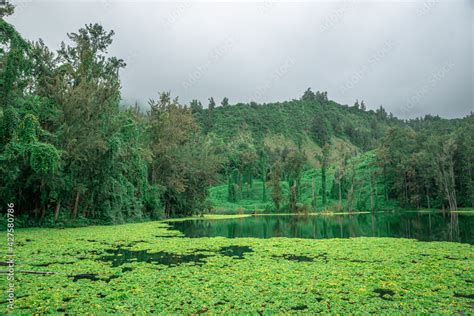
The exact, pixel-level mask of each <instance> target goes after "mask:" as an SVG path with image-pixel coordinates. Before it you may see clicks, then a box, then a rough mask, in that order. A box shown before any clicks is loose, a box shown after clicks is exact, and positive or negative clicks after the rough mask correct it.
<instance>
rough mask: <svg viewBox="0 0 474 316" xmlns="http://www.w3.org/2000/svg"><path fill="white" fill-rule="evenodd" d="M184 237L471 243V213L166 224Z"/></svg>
mask: <svg viewBox="0 0 474 316" xmlns="http://www.w3.org/2000/svg"><path fill="white" fill-rule="evenodd" d="M169 224H170V225H171V226H172V228H173V229H176V230H179V231H180V232H182V233H183V234H184V235H185V236H186V237H215V236H222V237H228V238H238V237H255V238H272V237H288V238H311V239H327V238H350V237H362V236H364V237H395V238H413V239H418V240H421V241H450V242H462V243H469V244H473V243H474V214H459V213H452V214H450V213H427V212H401V213H392V212H384V213H373V214H372V213H371V214H353V215H332V216H320V215H306V216H305V215H292V214H288V215H257V216H250V217H243V218H234V219H220V220H205V219H203V220H187V221H182V222H171V223H169Z"/></svg>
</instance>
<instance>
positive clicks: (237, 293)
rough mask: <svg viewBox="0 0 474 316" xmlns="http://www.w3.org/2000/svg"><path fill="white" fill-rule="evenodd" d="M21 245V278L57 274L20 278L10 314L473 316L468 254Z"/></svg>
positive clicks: (154, 236)
mask: <svg viewBox="0 0 474 316" xmlns="http://www.w3.org/2000/svg"><path fill="white" fill-rule="evenodd" d="M16 238H17V239H16V241H17V245H16V256H17V258H16V259H17V266H16V269H17V271H19V270H33V271H51V272H55V273H56V274H54V275H32V274H23V273H19V272H17V273H16V287H17V288H16V305H15V306H16V311H18V312H21V313H27V314H31V313H56V312H66V313H69V314H76V313H84V312H92V313H96V314H97V313H105V312H110V313H127V314H130V313H135V314H142V313H152V312H161V313H179V314H197V313H203V312H208V313H211V314H212V313H256V312H260V313H268V314H270V313H293V312H294V313H296V312H300V313H311V314H313V313H321V312H324V313H349V312H352V313H378V314H380V313H443V314H453V313H456V312H460V311H464V312H467V313H472V309H471V305H470V304H471V301H472V299H469V298H468V297H470V296H472V294H473V293H472V290H473V288H472V282H473V280H474V264H473V263H474V252H473V251H472V250H473V246H471V245H468V244H459V243H448V242H430V243H427V242H418V241H415V240H409V239H392V238H353V239H328V240H305V239H288V238H272V239H256V238H239V239H228V238H221V237H217V238H184V237H182V236H181V234H180V233H179V232H176V231H173V230H169V226H168V225H167V224H166V223H163V222H149V223H139V224H126V225H117V226H95V227H85V228H69V229H20V230H18V231H17V232H16ZM236 247H237V248H236ZM117 248H120V249H125V250H131V251H132V252H129V254H128V255H129V257H127V258H122V259H121V260H120V264H116V266H113V265H112V263H111V262H110V261H102V260H99V259H100V258H102V257H104V256H109V255H110V250H113V249H117ZM232 249H237V250H239V249H240V250H242V251H240V253H239V252H238V251H237V252H236V255H232V251H231V250H232ZM395 249H396V251H395ZM107 250H109V251H107ZM124 253H125V252H124ZM130 254H132V255H130ZM133 254H142V255H143V254H145V255H146V254H155V257H157V256H158V257H159V258H161V257H160V256H166V255H169V256H172V259H173V260H174V261H173V262H174V265H170V264H169V262H167V264H160V263H158V261H159V260H158V261H156V260H155V261H153V262H152V263H147V262H146V256H142V257H139V256H138V255H137V256H136V257H134V255H133ZM157 254H159V255H157ZM123 255H125V254H122V256H123ZM193 258H198V259H199V261H197V260H195V261H193V260H192V259H193ZM298 258H304V259H305V260H298ZM185 259H186V260H185ZM180 260H182V261H181V262H180ZM168 261H170V260H168ZM78 274H91V275H94V277H93V278H91V279H88V278H87V275H86V276H85V277H83V278H77V279H76V281H74V279H73V278H72V276H74V275H78ZM93 279H96V280H95V281H94V280H93ZM1 280H2V281H1V283H0V286H1V287H2V288H4V285H5V282H6V280H5V278H2V279H1ZM2 304H3V305H1V307H2V308H6V306H5V303H4V302H3V303H2Z"/></svg>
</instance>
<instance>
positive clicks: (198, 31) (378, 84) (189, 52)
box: [7, 0, 474, 118]
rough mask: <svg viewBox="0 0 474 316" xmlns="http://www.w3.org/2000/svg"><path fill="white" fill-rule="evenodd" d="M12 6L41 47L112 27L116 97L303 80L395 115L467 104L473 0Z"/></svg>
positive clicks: (182, 94) (442, 111)
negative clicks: (121, 64) (119, 65)
mask: <svg viewBox="0 0 474 316" xmlns="http://www.w3.org/2000/svg"><path fill="white" fill-rule="evenodd" d="M11 2H12V3H14V4H16V5H17V9H16V12H15V14H14V15H13V16H10V17H8V18H7V20H8V21H9V22H11V23H13V24H14V25H15V26H16V27H17V29H18V30H19V31H20V32H21V33H22V34H23V36H24V37H26V38H27V39H30V40H36V39H38V38H42V39H43V40H44V41H45V43H46V44H47V45H48V46H49V47H50V48H54V49H57V48H58V47H59V44H60V42H61V41H63V40H66V33H67V32H74V31H76V30H78V29H79V28H80V27H81V26H83V25H84V24H86V23H91V22H99V23H101V24H102V25H103V26H104V27H105V28H106V29H113V30H114V31H115V33H116V35H115V40H114V43H113V45H112V47H111V49H110V53H111V54H113V55H115V56H117V57H120V58H123V59H124V60H125V62H126V63H127V67H126V69H125V70H123V71H122V73H121V78H122V86H123V87H122V97H123V99H124V100H125V101H126V102H134V101H135V100H137V101H138V102H139V103H141V104H144V105H146V104H147V100H148V99H150V98H157V96H158V92H159V91H168V90H170V91H171V92H172V94H173V95H174V96H179V99H180V100H181V101H182V102H186V103H187V102H189V101H190V100H192V99H194V98H196V99H198V100H200V101H202V102H203V104H204V105H205V106H207V99H208V98H209V97H210V96H213V97H214V98H215V99H216V101H218V102H220V100H221V99H222V98H223V97H225V96H226V97H228V98H229V99H230V103H231V104H234V103H238V102H249V101H257V102H273V101H284V100H291V99H294V98H299V97H300V96H301V95H302V93H303V92H304V90H306V89H307V88H308V87H311V88H312V89H313V91H316V90H321V91H328V96H329V98H330V99H332V100H335V101H336V102H339V103H342V104H353V103H354V101H355V99H359V100H365V103H366V105H367V107H368V108H376V107H378V106H379V105H383V106H384V107H385V108H387V109H388V111H391V112H393V113H394V114H395V115H397V116H399V117H403V118H407V117H416V116H420V115H424V114H426V113H432V114H438V115H441V116H443V117H462V116H465V115H466V114H468V113H469V112H470V111H472V110H474V105H473V104H474V103H473V73H474V65H473V60H474V53H473V33H474V22H473V15H474V0H419V1H380V0H379V1H356V0H348V1H340V2H337V1H313V2H297V3H289V2H277V1H270V0H266V1H260V2H249V1H240V2H229V1H227V2H226V1H212V2H196V1H193V2H188V1H181V2H170V1H168V2H163V1H161V2H159V1H120V0H97V1H77V0H76V1H72V0H66V1H65V0H63V1H45V0H41V1H40V0H23V1H18V0H17V1H15V0H13V1H11Z"/></svg>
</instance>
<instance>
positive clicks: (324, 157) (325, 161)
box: [317, 144, 330, 206]
mask: <svg viewBox="0 0 474 316" xmlns="http://www.w3.org/2000/svg"><path fill="white" fill-rule="evenodd" d="M329 149H330V147H329V145H327V144H326V145H325V146H324V147H323V150H322V152H321V154H320V155H318V156H317V159H318V160H319V163H320V164H321V188H322V193H321V194H322V199H323V200H322V201H323V206H326V204H327V186H326V184H327V169H328V166H329Z"/></svg>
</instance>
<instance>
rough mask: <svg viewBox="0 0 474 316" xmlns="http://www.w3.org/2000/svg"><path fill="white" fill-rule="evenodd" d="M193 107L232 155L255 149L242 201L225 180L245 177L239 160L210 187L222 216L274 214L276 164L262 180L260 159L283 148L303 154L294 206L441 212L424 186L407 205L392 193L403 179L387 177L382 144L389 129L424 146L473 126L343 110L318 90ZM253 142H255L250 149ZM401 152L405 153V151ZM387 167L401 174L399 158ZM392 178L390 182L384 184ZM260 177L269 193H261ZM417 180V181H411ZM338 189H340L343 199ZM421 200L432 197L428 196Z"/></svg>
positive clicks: (284, 191) (361, 107) (284, 186)
mask: <svg viewBox="0 0 474 316" xmlns="http://www.w3.org/2000/svg"><path fill="white" fill-rule="evenodd" d="M191 109H192V111H193V114H194V116H195V117H196V119H197V121H198V122H199V123H200V125H201V127H202V129H203V130H204V132H205V133H206V134H207V135H208V136H211V137H213V138H215V139H218V140H219V142H220V144H226V145H225V146H227V147H232V146H233V145H232V144H234V151H235V152H234V154H235V155H237V156H238V155H239V153H241V152H242V150H243V148H244V147H245V148H244V149H245V150H250V151H252V150H253V151H254V154H253V155H252V154H249V156H248V157H247V159H248V160H249V161H247V162H245V164H250V165H252V166H251V167H250V169H252V170H251V171H250V174H251V176H250V175H249V172H248V171H246V172H247V176H246V177H247V178H249V177H251V178H252V179H251V180H248V181H247V182H249V181H250V182H249V184H247V185H240V184H238V186H239V188H238V190H240V192H239V195H240V196H239V197H238V199H237V200H235V201H230V199H229V190H230V187H229V183H228V182H229V177H230V176H229V174H230V172H231V170H233V169H239V170H240V173H242V175H241V176H242V177H245V176H244V175H243V173H244V171H243V169H242V168H241V167H239V164H240V163H241V162H240V161H239V158H231V159H230V162H229V161H228V162H227V165H225V167H224V168H223V170H221V176H220V180H219V183H218V184H217V185H215V186H213V187H212V188H211V189H210V190H209V202H210V203H211V204H212V206H213V208H214V210H215V211H218V212H235V211H240V212H243V211H249V212H253V211H255V210H267V211H269V210H274V206H273V203H272V198H271V195H272V189H271V188H270V187H269V181H270V173H271V168H272V167H271V165H272V164H273V163H275V161H276V160H278V159H276V158H275V157H274V158H273V159H272V158H268V157H267V158H265V159H266V160H270V162H269V161H265V163H264V164H266V166H265V167H264V168H265V169H266V172H265V175H263V172H262V171H261V170H259V169H261V166H260V165H261V160H262V159H263V158H262V155H270V156H271V155H272V154H268V153H273V154H274V155H275V153H277V154H276V156H281V155H284V153H285V151H286V152H289V151H298V152H301V153H303V154H304V156H305V162H304V167H303V168H302V171H301V174H300V175H299V179H298V182H299V184H298V193H297V196H298V197H297V208H298V209H299V210H305V211H316V210H323V209H324V210H338V209H347V207H348V199H349V200H351V201H350V202H349V203H350V204H351V205H350V208H351V209H357V210H370V209H384V208H394V207H399V206H404V207H407V206H408V207H414V206H416V207H433V206H434V205H436V207H443V206H444V205H443V203H444V202H443V199H442V198H438V199H437V201H436V202H434V200H436V198H434V199H433V201H430V202H431V203H428V202H427V201H422V200H423V197H422V196H421V195H422V194H420V192H421V191H423V190H424V188H414V190H413V191H417V192H416V193H413V194H411V195H412V196H410V197H408V196H405V197H404V199H405V200H404V201H403V202H402V201H401V200H400V198H399V196H398V195H399V194H398V193H397V192H395V191H399V190H401V188H394V187H396V186H397V185H400V184H399V183H397V182H398V181H397V179H393V177H397V176H399V175H395V174H393V172H392V174H390V175H388V173H387V168H386V167H384V166H382V162H381V161H380V159H381V156H380V153H381V152H382V151H381V149H383V148H385V149H386V146H385V145H386V144H385V143H384V142H386V141H387V140H388V137H389V135H390V133H391V131H404V132H403V133H405V134H406V135H405V136H406V137H409V138H412V136H413V137H415V138H417V139H419V140H421V141H426V140H427V139H429V138H431V137H435V136H436V137H442V136H443V135H454V134H455V133H456V132H457V131H459V130H461V129H462V128H463V127H466V126H468V127H469V126H470V127H471V128H472V115H471V116H468V117H466V118H464V119H453V120H448V119H443V118H440V117H437V116H430V115H428V116H426V117H424V118H417V119H413V120H409V121H404V120H400V119H398V118H396V117H394V116H393V115H392V114H391V113H390V114H389V113H387V112H386V111H385V109H384V108H383V107H382V106H380V107H379V108H378V109H377V110H375V111H374V110H366V107H365V104H364V103H363V102H362V103H360V104H359V103H358V102H356V103H355V104H354V105H353V106H347V105H341V104H338V103H336V102H334V101H330V100H328V99H327V94H326V93H324V92H322V93H320V92H316V93H313V92H312V91H311V90H309V89H308V90H307V91H306V92H305V94H304V95H303V97H302V98H301V99H300V100H292V101H286V102H278V103H268V104H256V103H254V102H252V103H249V104H242V103H239V104H235V105H229V104H228V103H227V102H223V105H221V106H215V103H214V100H212V99H210V105H209V107H208V108H207V109H203V108H202V106H201V105H200V104H199V103H198V102H197V101H193V103H192V104H191ZM410 135H411V136H410ZM405 136H404V137H405ZM412 140H413V139H412ZM242 143H247V145H245V146H243V145H242ZM249 143H250V144H251V145H248V144H249ZM225 146H224V147H225ZM242 146H243V147H242ZM246 146H247V147H248V146H249V147H248V148H247V147H246ZM323 147H326V148H327V157H326V159H327V161H328V165H327V166H326V169H327V170H326V171H325V172H326V189H325V190H324V192H325V193H324V194H325V195H326V198H327V200H326V203H323V201H322V199H323V195H324V194H323V188H322V183H321V182H322V175H321V172H322V165H321V159H322V148H323ZM415 147H416V146H415ZM415 147H414V148H413V152H410V153H409V155H413V157H411V158H407V159H412V160H413V159H416V157H415V156H416V154H418V152H419V151H420V148H415ZM236 148H238V150H237V149H236ZM249 148H250V149H249ZM229 151H230V152H232V149H227V151H226V155H227V156H232V154H229ZM260 151H262V152H264V153H260ZM400 154H404V155H405V154H406V155H408V153H400ZM393 158H395V157H393ZM265 159H263V160H265ZM387 163H391V164H392V167H393V168H394V169H396V168H397V166H396V164H397V163H401V161H400V162H395V161H390V162H387ZM418 167H419V166H416V167H414V168H418ZM408 171H409V170H408ZM408 171H407V172H408ZM412 171H413V170H412ZM338 172H339V173H344V174H343V175H340V176H341V179H340V181H341V184H340V187H341V188H339V183H337V179H336V178H337V176H338ZM410 172H411V171H410ZM413 172H415V171H413ZM349 173H351V174H350V175H349ZM434 173H436V171H434ZM388 177H392V179H387V178H388ZM263 178H264V179H265V192H263V180H262V179H263ZM284 178H285V176H283V179H282V181H281V182H280V185H281V195H282V197H283V200H282V204H283V205H286V206H285V207H288V205H289V196H290V189H289V187H290V184H289V181H288V180H289V179H284ZM313 181H314V182H315V184H314V185H313ZM414 181H417V180H416V179H414ZM244 182H245V181H244ZM349 182H350V184H349ZM428 182H429V183H428V184H426V185H427V186H430V187H431V186H432V187H435V186H437V185H438V184H436V179H434V178H433V179H430V180H429V181H428ZM249 185H250V186H249ZM407 185H408V184H407ZM417 185H418V184H417ZM352 186H353V188H352V189H351V187H352ZM313 187H314V189H313ZM339 190H341V191H342V192H341V194H339ZM437 190H439V188H437ZM264 194H265V198H264V197H263V195H264ZM339 195H341V197H339ZM407 195H408V194H407ZM314 196H316V198H314ZM424 198H425V200H426V199H429V193H428V194H427V195H426V197H424ZM433 202H434V205H433ZM424 204H427V205H424ZM467 206H469V205H467ZM285 207H284V208H285Z"/></svg>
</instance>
